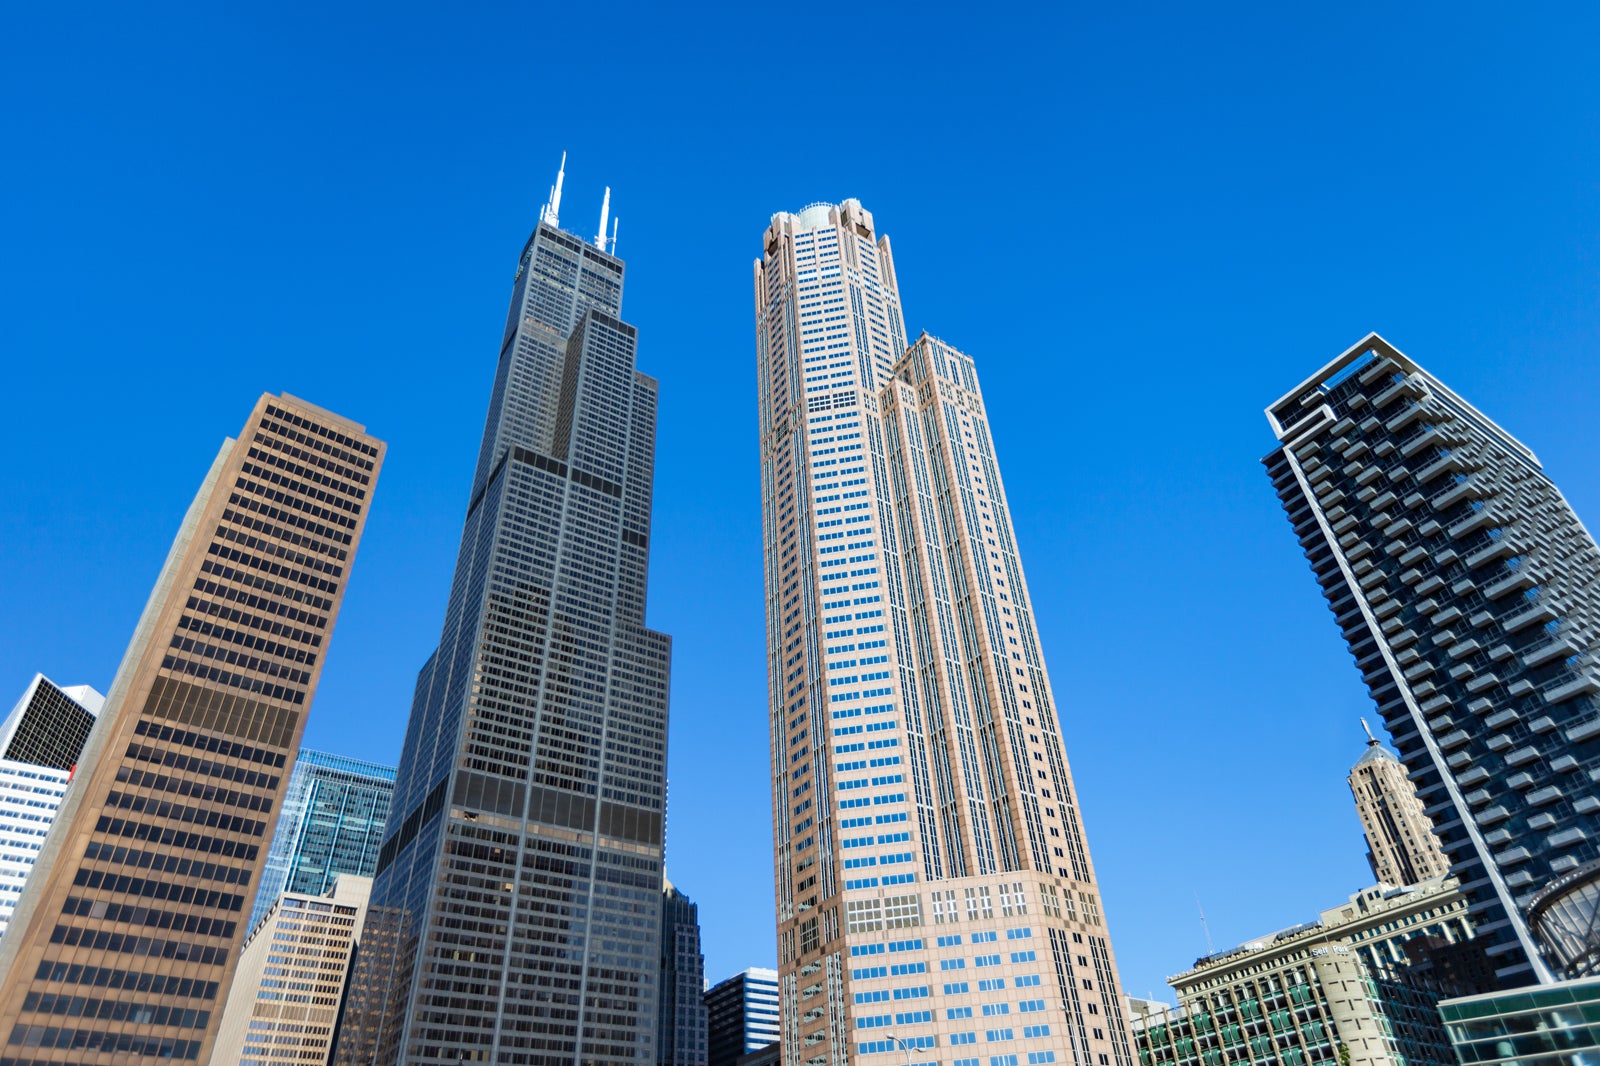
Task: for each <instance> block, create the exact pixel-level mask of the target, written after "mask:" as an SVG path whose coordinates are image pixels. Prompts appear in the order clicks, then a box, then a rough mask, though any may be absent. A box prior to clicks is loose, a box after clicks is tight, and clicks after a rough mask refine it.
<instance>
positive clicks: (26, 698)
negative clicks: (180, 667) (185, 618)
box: [0, 674, 106, 934]
mask: <svg viewBox="0 0 1600 1066" xmlns="http://www.w3.org/2000/svg"><path fill="white" fill-rule="evenodd" d="M105 699H106V698H105V697H104V696H102V695H101V694H100V693H98V692H96V691H95V690H94V689H92V688H90V687H89V686H88V685H73V686H70V687H67V688H62V687H59V686H57V685H56V684H55V683H53V682H52V681H51V680H50V679H49V678H47V677H45V676H44V675H43V674H35V675H34V678H33V680H32V681H31V682H29V684H28V688H27V691H25V692H24V693H23V694H22V699H20V700H18V701H17V705H16V707H15V708H14V709H13V710H12V711H11V713H10V714H9V715H7V716H6V719H5V721H4V722H3V723H0V752H5V753H6V754H5V755H4V756H3V757H0V934H3V933H4V932H5V930H6V927H7V926H8V925H10V923H11V912H12V910H13V909H14V908H15V907H16V905H17V899H18V898H19V897H20V896H21V894H22V887H23V885H25V884H27V881H28V875H29V874H31V873H32V872H33V866H34V862H35V861H36V860H37V859H38V857H39V851H40V849H41V848H43V847H44V840H45V837H46V836H47V835H49V832H50V826H51V825H52V824H53V823H54V822H55V819H56V809H57V808H58V807H59V806H60V805H61V798H62V797H63V796H64V795H66V791H67V783H68V782H69V781H70V780H71V779H72V768H73V767H74V766H76V765H77V764H78V756H79V754H80V753H81V752H82V751H83V743H84V741H86V740H88V739H89V728H90V727H91V726H93V725H94V716H95V715H96V714H99V713H100V708H101V706H102V705H104V703H105ZM13 752H15V753H16V755H15V756H13V755H12V754H11V753H13ZM24 755H28V756H32V757H33V759H42V760H47V761H45V762H36V761H32V760H30V759H26V758H20V757H19V756H24Z"/></svg>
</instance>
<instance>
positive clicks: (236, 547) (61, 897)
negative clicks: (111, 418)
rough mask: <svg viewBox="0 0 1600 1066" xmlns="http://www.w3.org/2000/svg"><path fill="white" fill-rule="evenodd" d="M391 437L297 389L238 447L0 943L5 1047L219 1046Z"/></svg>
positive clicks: (89, 1050)
mask: <svg viewBox="0 0 1600 1066" xmlns="http://www.w3.org/2000/svg"><path fill="white" fill-rule="evenodd" d="M383 454H384V445H383V443H382V442H380V441H378V440H375V439H374V438H372V437H370V436H368V435H367V434H366V432H365V429H364V427H362V426H359V425H356V424H355V423H353V422H349V421H347V420H345V419H343V418H341V417H339V416H337V415H334V414H331V413H330V412H328V411H324V410H322V409H321V408H318V407H315V406H313V405H311V404H308V403H305V402H304V401H302V400H298V399H296V398H294V397H292V396H287V395H284V396H270V395H267V396H262V397H261V399H260V400H259V401H258V402H257V404H256V406H255V410H254V411H252V412H251V415H250V419H249V421H248V422H246V423H245V427H244V430H243V432H242V433H241V434H240V435H239V438H238V439H237V440H229V441H227V442H226V443H225V444H224V445H223V448H222V450H221V452H220V453H219V454H218V455H217V458H216V459H215V461H214V462H213V463H212V466H211V469H210V471H209V472H208V474H207V475H206V479H205V482H204V484H203V485H202V486H201V489H200V492H199V494H198V495H197V496H196V497H195V500H194V502H193V503H192V504H191V505H190V507H189V511H188V513H187V515H185V517H184V520H183V525H182V527H181V529H180V530H179V533H178V537H177V540H176V542H175V543H174V544H173V547H172V550H171V552H170V553H169V554H168V557H167V561H166V564H165V566H164V567H163V568H162V571H161V574H160V577H159V578H158V580H157V583H156V587H155V590H154V591H153V592H152V593H151V596H150V600H149V602H148V603H147V605H146V606H145V610H144V613H143V615H142V616H141V618H140V620H139V624H138V628H137V629H136V630H135V632H134V636H133V641H132V643H131V644H130V646H129V648H128V651H127V654H126V655H125V657H124V658H123V661H122V665H121V667H120V669H119V670H118V672H117V676H116V679H115V681H114V682H113V684H112V686H111V692H110V695H109V696H108V697H107V700H106V704H105V707H104V709H103V710H102V711H101V713H100V716H99V721H98V723H97V724H96V726H95V728H94V730H93V732H92V733H91V734H90V736H89V740H88V743H87V745H86V747H85V748H84V752H83V757H82V759H81V761H80V763H79V766H78V772H77V776H76V778H75V780H74V781H73V784H72V787H71V788H70V789H69V790H68V791H67V795H66V798H65V800H64V802H63V804H62V807H61V810H60V813H59V814H58V816H57V819H56V824H55V826H54V828H53V829H52V831H51V834H50V836H49V838H48V839H47V841H46V843H45V846H44V849H43V851H42V854H41V856H40V859H39V863H38V866H37V867H36V870H35V875H34V877H33V878H31V879H30V880H29V883H28V886H27V888H26V889H25V890H24V892H23V895H22V899H21V901H20V902H19V904H18V907H17V911H16V914H15V916H14V918H13V920H12V925H11V928H10V929H9V930H8V931H7V934H6V936H5V938H4V940H3V941H0V1040H4V1042H5V1046H4V1049H3V1052H0V1063H4V1064H5V1066H25V1064H35V1063H40V1064H42V1063H81V1064H89V1066H95V1064H101V1063H105V1064H109V1063H117V1064H119V1066H120V1064H124V1063H136V1062H140V1061H144V1060H146V1059H180V1060H190V1061H200V1062H205V1061H207V1060H208V1059H209V1057H210V1053H211V1047H212V1042H213V1041H214V1039H215V1036H216V1032H217V1025H218V1022H219V1019H220V1013H221V1007H222V1003H223V1001H224V999H225V997H226V995H227V992H228V983H229V980H230V975H231V973H232V967H233V964H234V963H235V962H236V961H237V957H238V951H239V948H240V945H241V944H242V943H243V941H244V938H245V933H246V929H245V922H244V917H245V915H247V914H248V913H249V911H250V902H251V895H252V893H253V891H254V889H255V885H256V882H257V880H258V878H259V876H260V872H261V868H262V866H263V864H264V863H265V861H266V854H267V843H268V840H269V839H270V829H271V826H272V822H273V818H274V816H275V814H276V812H277V809H278V806H279V804H280V803H281V802H282V799H283V793H284V789H285V788H286V787H287V783H288V775H289V770H290V767H291V764H292V762H293V759H294V753H295V752H296V751H298V750H299V746H300V737H301V734H302V733H303V732H304V729H305V718H306V712H307V711H308V710H309V708H310V706H311V701H312V697H313V695H314V694H315V692H316V687H317V681H318V678H319V677H320V676H321V673H322V667H323V664H324V661H325V657H326V654H327V646H328V638H329V637H330V635H331V634H332V632H333V626H334V622H335V620H336V619H337V617H338V613H339V606H340V603H341V602H342V600H343V598H344V593H345V589H346V586H347V584H348V581H349V574H350V565H351V563H352V561H353V560H354V558H355V554H356V550H357V548H358V547H359V545H360V542H361V534H362V530H363V528H364V527H365V524H366V520H367V514H368V507H369V504H370V501H371V495H372V490H373V486H374V485H375V483H376V481H377V478H378V473H379V469H380V467H381V466H382V463H383ZM319 1010H320V1012H321V1013H323V1014H326V1015H327V1020H328V1022H329V1024H332V1021H333V1018H334V1015H335V1014H336V1012H337V1005H336V1004H335V1005H332V1006H329V1007H326V1008H319Z"/></svg>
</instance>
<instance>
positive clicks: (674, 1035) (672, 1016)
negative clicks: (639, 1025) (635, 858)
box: [656, 881, 706, 1066]
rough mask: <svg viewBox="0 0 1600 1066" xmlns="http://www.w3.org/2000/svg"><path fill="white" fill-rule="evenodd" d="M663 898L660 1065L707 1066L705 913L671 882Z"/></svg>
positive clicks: (658, 1012)
mask: <svg viewBox="0 0 1600 1066" xmlns="http://www.w3.org/2000/svg"><path fill="white" fill-rule="evenodd" d="M661 896H662V899H661V1006H660V1008H659V1010H658V1011H657V1022H656V1032H657V1036H656V1060H657V1061H658V1062H659V1063H660V1064H661V1066H706V1002H705V987H706V960H705V956H704V955H702V954H701V953H700V909H699V908H698V907H696V906H695V905H694V901H693V900H691V899H690V898H689V897H688V896H685V895H684V894H683V893H682V892H680V891H678V888H677V886H676V885H674V884H673V883H672V882H671V881H668V882H666V884H665V885H664V886H663V887H662V890H661Z"/></svg>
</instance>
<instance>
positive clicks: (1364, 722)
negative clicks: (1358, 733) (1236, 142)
mask: <svg viewBox="0 0 1600 1066" xmlns="http://www.w3.org/2000/svg"><path fill="white" fill-rule="evenodd" d="M1361 728H1362V729H1364V730H1365V731H1366V734H1367V743H1368V744H1374V745H1375V744H1377V743H1378V738H1377V737H1375V736H1373V735H1372V727H1371V726H1370V725H1368V724H1367V720H1366V719H1365V718H1363V719H1361Z"/></svg>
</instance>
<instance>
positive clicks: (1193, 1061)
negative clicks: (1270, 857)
mask: <svg viewBox="0 0 1600 1066" xmlns="http://www.w3.org/2000/svg"><path fill="white" fill-rule="evenodd" d="M1471 939H1472V928H1471V925H1470V924H1469V922H1468V920H1467V901H1466V899H1465V897H1463V896H1462V894H1461V892H1460V889H1459V886H1458V885H1457V883H1456V882H1455V881H1454V880H1453V879H1450V878H1434V879H1432V880H1428V881H1424V882H1421V883H1420V884H1417V885H1413V886H1410V887H1406V888H1394V887H1391V886H1388V885H1375V886H1373V887H1372V888H1368V889H1364V890H1363V891H1361V892H1358V893H1356V894H1355V895H1353V896H1351V897H1350V901H1349V902H1348V903H1347V904H1344V905H1342V906H1339V907H1335V908H1332V909H1331V910H1327V911H1324V912H1323V913H1322V915H1321V917H1320V918H1319V919H1318V920H1317V921H1314V922H1307V923H1305V924H1303V925H1297V926H1292V927H1290V928H1288V929H1284V930H1282V931H1280V932H1277V933H1273V934H1269V935H1268V936H1265V937H1261V938H1259V939H1257V940H1252V941H1250V942H1248V943H1246V944H1242V945H1240V946H1239V947H1236V948H1232V949H1230V950H1227V951H1221V952H1217V953H1216V954H1213V955H1208V956H1206V957H1204V958H1202V959H1199V960H1197V961H1196V963H1195V965H1194V968H1193V969H1191V970H1188V971H1186V972H1185V973H1181V974H1178V975H1177V976H1175V977H1172V978H1170V979H1169V983H1170V984H1171V985H1172V987H1173V989H1174V991H1176V992H1177V994H1178V1005H1177V1007H1175V1008H1173V1009H1171V1010H1168V1011H1159V1010H1153V1011H1150V1012H1147V1013H1143V1014H1137V1013H1136V1014H1135V1015H1134V1017H1133V1019H1132V1028H1133V1034H1134V1040H1135V1044H1136V1046H1137V1048H1138V1053H1139V1059H1140V1062H1141V1064H1142V1066H1225V1064H1226V1066H1241V1064H1245V1063H1249V1064H1251V1066H1311V1064H1316V1063H1323V1062H1327V1063H1334V1062H1337V1063H1339V1064H1340V1066H1455V1056H1454V1053H1453V1052H1452V1051H1451V1048H1450V1044H1449V1040H1448V1039H1447V1037H1446V1036H1445V1034H1444V1031H1443V1028H1442V1027H1441V1025H1440V1023H1439V1018H1438V1014H1437V1010H1436V1005H1437V1003H1438V1001H1439V999H1440V998H1441V997H1442V996H1444V995H1449V994H1451V993H1452V992H1454V991H1458V990H1459V988H1458V986H1453V985H1451V984H1450V983H1449V982H1450V981H1451V980H1453V979H1454V978H1453V975H1454V974H1456V973H1458V972H1461V971H1463V970H1465V969H1469V968H1468V967H1465V966H1463V965H1461V964H1460V963H1459V962H1458V961H1457V960H1456V955H1457V954H1458V953H1460V952H1461V950H1462V949H1461V946H1462V945H1468V944H1469V942H1470V941H1471ZM1441 958H1443V959H1449V960H1452V964H1451V965H1450V966H1446V965H1444V964H1442V963H1441V962H1440V959H1441ZM1483 967H1484V969H1485V971H1487V962H1486V961H1485V962H1484V963H1483Z"/></svg>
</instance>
